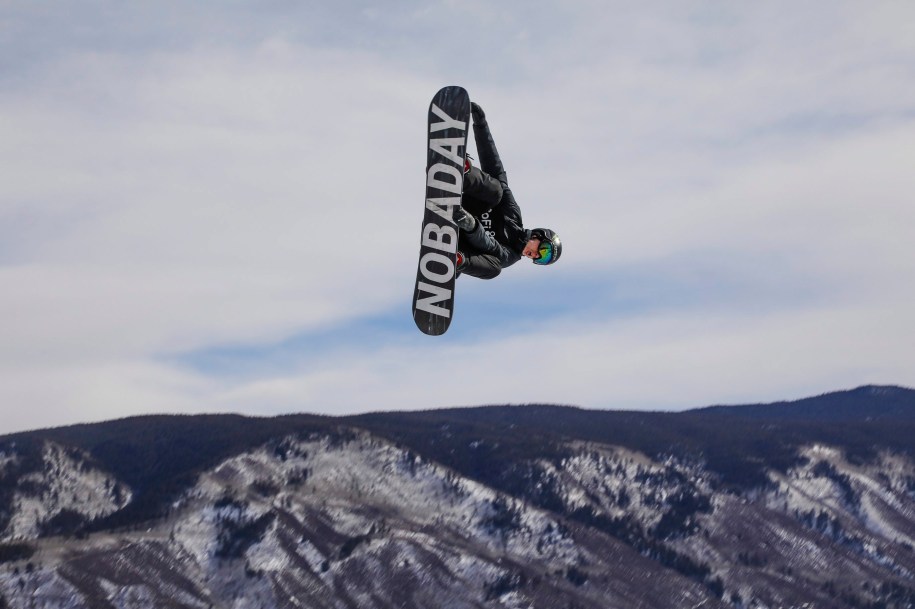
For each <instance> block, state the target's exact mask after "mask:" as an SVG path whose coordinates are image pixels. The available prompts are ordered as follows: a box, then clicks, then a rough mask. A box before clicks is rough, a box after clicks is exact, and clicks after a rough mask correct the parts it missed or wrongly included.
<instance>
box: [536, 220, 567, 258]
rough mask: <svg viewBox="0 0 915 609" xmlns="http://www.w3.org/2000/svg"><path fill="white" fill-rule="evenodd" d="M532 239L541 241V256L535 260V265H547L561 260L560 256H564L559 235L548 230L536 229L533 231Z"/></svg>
mask: <svg viewBox="0 0 915 609" xmlns="http://www.w3.org/2000/svg"><path fill="white" fill-rule="evenodd" d="M531 239H539V240H540V248H539V254H540V256H539V257H537V258H534V264H541V265H547V264H553V263H554V262H556V261H557V260H559V256H561V255H562V241H560V240H559V235H557V234H556V233H554V232H553V231H551V230H550V229H548V228H535V229H534V230H532V231H531Z"/></svg>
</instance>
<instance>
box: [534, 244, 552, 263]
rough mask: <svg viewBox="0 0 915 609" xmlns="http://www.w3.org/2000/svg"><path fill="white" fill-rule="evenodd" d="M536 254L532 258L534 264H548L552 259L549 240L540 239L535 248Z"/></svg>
mask: <svg viewBox="0 0 915 609" xmlns="http://www.w3.org/2000/svg"><path fill="white" fill-rule="evenodd" d="M537 254H538V256H537V257H536V258H534V264H549V263H551V262H552V261H553V244H552V243H550V242H549V241H541V242H540V247H539V248H538V249H537Z"/></svg>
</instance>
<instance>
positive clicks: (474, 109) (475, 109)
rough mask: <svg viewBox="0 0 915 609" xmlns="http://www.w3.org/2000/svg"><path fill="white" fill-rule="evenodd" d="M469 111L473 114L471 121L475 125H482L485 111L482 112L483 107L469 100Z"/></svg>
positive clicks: (484, 120) (484, 119)
mask: <svg viewBox="0 0 915 609" xmlns="http://www.w3.org/2000/svg"><path fill="white" fill-rule="evenodd" d="M470 113H471V114H472V115H473V122H474V124H475V125H482V124H483V123H485V122H486V113H485V112H483V108H481V107H480V104H478V103H476V102H470Z"/></svg>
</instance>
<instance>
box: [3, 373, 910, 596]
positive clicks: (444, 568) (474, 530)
mask: <svg viewBox="0 0 915 609" xmlns="http://www.w3.org/2000/svg"><path fill="white" fill-rule="evenodd" d="M899 392H902V396H903V398H904V399H902V402H903V406H901V407H900V406H899V405H898V403H899V401H900V393H899ZM891 393H892V399H893V400H894V406H893V408H894V412H896V413H897V414H896V415H894V416H893V417H891V420H889V421H887V422H886V423H885V425H886V427H885V428H883V427H871V428H867V429H864V431H862V425H863V423H861V422H856V421H854V420H852V421H849V420H848V417H847V413H845V414H843V415H842V421H829V420H827V419H828V414H827V415H824V414H822V412H821V413H820V414H816V415H813V414H811V415H810V416H807V417H806V418H805V417H802V419H803V420H805V421H807V423H808V424H809V427H805V426H804V425H801V424H800V423H796V422H791V423H786V422H785V420H786V419H791V418H792V417H795V416H796V415H797V414H798V412H797V410H798V408H803V407H804V405H803V404H802V405H800V406H799V407H798V408H795V409H794V410H793V411H791V405H784V407H785V408H788V409H789V411H790V417H780V415H779V414H778V412H776V413H774V414H773V413H769V414H766V415H765V416H761V415H760V414H759V412H758V410H759V409H758V408H755V409H751V410H750V411H748V412H749V415H750V416H748V417H746V418H745V419H740V416H739V411H740V408H736V409H734V410H732V409H728V410H727V411H726V412H725V413H723V414H722V413H719V412H717V411H713V412H708V411H701V412H696V413H688V414H686V415H657V414H654V415H640V414H637V413H613V414H610V413H590V412H587V411H580V410H576V409H568V408H556V407H533V406H532V407H517V408H484V409H472V410H461V411H439V412H431V413H415V414H406V413H403V414H390V415H372V416H369V417H355V418H350V419H318V418H314V417H303V418H288V417H287V418H283V419H280V420H274V419H243V418H238V417H234V418H232V419H231V420H226V419H221V418H215V419H214V418H206V419H200V420H198V419H195V418H174V419H173V418H160V419H155V420H153V419H140V420H126V421H121V422H112V423H108V424H101V425H99V426H81V427H79V428H68V429H63V430H48V431H45V432H33V433H31V434H19V435H17V436H12V437H7V438H0V607H10V608H19V607H23V608H25V607H30V608H31V607H35V608H52V607H53V608H65V609H67V608H77V607H80V608H83V607H87V608H88V607H91V608H95V607H99V608H127V607H165V608H170V607H174V608H178V607H181V608H191V607H193V608H211V607H212V608H233V609H242V608H249V607H250V608H255V607H257V608H265V609H270V608H275V607H276V608H279V607H283V608H286V607H290V608H293V607H296V608H299V607H316V608H328V609H329V608H335V609H336V608H349V607H353V608H355V607H359V608H368V609H372V608H376V607H377V608H395V607H397V608H407V609H409V608H420V607H423V608H425V607H454V608H464V607H467V608H470V607H474V608H483V607H506V608H508V607H512V608H514V607H518V608H522V607H523V608H540V607H543V608H553V607H577V608H581V609H585V608H595V609H596V608H613V607H619V608H635V607H641V608H653V607H658V608H660V607H738V608H749V607H759V608H761V607H768V608H772V609H774V608H776V607H783V608H787V607H798V608H800V607H811V608H812V607H823V608H826V607H830V608H831V607H837V608H842V607H868V608H877V607H886V608H889V607H913V606H915V583H913V582H915V547H913V546H915V461H913V458H912V455H913V452H912V447H911V446H908V445H907V444H906V442H907V439H908V442H913V435H911V434H910V433H909V432H911V431H912V425H913V421H915V408H912V409H908V406H906V405H905V403H906V402H905V400H906V399H908V398H909V397H911V396H910V395H909V393H908V390H902V389H898V388H893V391H892V392H891ZM912 393H915V392H912ZM881 395H882V394H881V393H880V392H879V391H870V392H864V394H863V396H862V397H861V404H862V406H861V408H860V409H859V414H860V418H861V420H862V421H864V420H866V419H867V418H868V417H869V416H870V415H869V414H868V412H870V411H871V410H872V409H875V408H876V409H879V408H881V407H883V406H885V403H883V402H882V401H881V399H882V398H881ZM841 397H842V399H843V400H845V399H846V398H847V397H848V395H847V394H845V393H843V394H841ZM884 397H885V396H884ZM843 404H844V402H843ZM913 404H915V400H913ZM820 407H821V404H820V403H818V404H817V408H820ZM884 410H885V408H884ZM823 412H827V413H828V409H827V410H826V411H823ZM843 412H844V411H843ZM900 413H901V414H900ZM735 417H736V418H735ZM824 417H825V418H824ZM853 418H854V417H853ZM871 418H873V417H871ZM740 420H743V421H752V423H746V425H747V427H742V425H744V423H741V422H740ZM201 423H205V426H206V427H207V428H208V429H211V430H219V432H218V433H215V432H214V433H215V436H214V434H211V437H209V438H203V437H200V436H198V430H197V429H196V426H198V425H200V424H201ZM872 423H873V421H871V423H869V424H872ZM786 425H787V428H786V427H784V426H786ZM881 425H883V424H881ZM773 427H774V428H776V429H782V430H783V431H782V432H780V433H777V434H775V435H772V428H773ZM138 429H143V430H145V432H146V433H147V434H152V435H143V434H141V433H139V432H138V431H137V430H138ZM785 429H789V430H791V431H790V433H789V432H787V431H784V430H785ZM150 430H155V432H154V433H153V432H152V431H150ZM188 430H191V431H188ZM735 431H739V432H740V433H741V434H743V435H742V436H741V438H742V439H741V438H736V439H735V438H733V437H732V436H733V434H734V433H735ZM182 434H188V435H187V436H184V435H182ZM862 434H863V435H862ZM194 437H198V438H199V439H198V441H197V450H196V451H188V452H184V449H183V448H182V447H183V446H185V444H184V443H185V440H188V441H190V439H191V438H194ZM659 438H662V439H661V440H659ZM881 438H883V439H881ZM776 439H777V440H778V441H776ZM826 440H828V441H826ZM191 445H193V442H191ZM149 446H156V447H171V450H170V451H148V450H144V447H146V448H148V447H149ZM723 447H728V448H727V450H725V448H723ZM727 455H730V461H728V459H727V458H726V457H727ZM786 455H790V458H787V457H786ZM128 461H129V462H128ZM735 463H737V464H739V467H736V466H735V467H731V466H732V465H733V464H735ZM751 468H752V469H751ZM735 472H744V473H747V472H750V474H748V475H747V476H746V482H745V483H743V484H739V483H735V476H736V474H735ZM141 507H142V509H141Z"/></svg>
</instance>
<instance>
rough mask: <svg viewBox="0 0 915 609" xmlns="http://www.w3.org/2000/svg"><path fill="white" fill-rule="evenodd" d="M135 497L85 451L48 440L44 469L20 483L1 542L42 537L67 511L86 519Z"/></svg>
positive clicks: (43, 459)
mask: <svg viewBox="0 0 915 609" xmlns="http://www.w3.org/2000/svg"><path fill="white" fill-rule="evenodd" d="M13 458H14V457H7V462H9V459H13ZM131 496H132V494H131V491H130V489H129V488H128V487H127V486H126V485H124V484H123V483H120V482H118V481H117V480H115V479H114V478H113V477H112V476H111V475H110V474H107V473H105V472H103V471H101V470H99V469H97V468H95V467H93V466H92V465H91V464H90V460H89V457H88V456H87V455H86V454H85V453H83V452H81V451H79V450H76V449H73V448H70V449H68V448H64V447H62V446H60V445H58V444H54V443H52V442H46V443H45V445H44V449H43V452H42V467H41V469H40V470H38V471H35V472H32V473H29V474H26V475H24V476H22V477H21V478H20V479H19V480H18V482H17V484H16V492H15V493H14V496H13V501H12V517H11V519H10V522H9V524H8V525H7V527H6V529H5V530H4V531H3V533H2V536H0V541H10V540H16V539H30V538H34V537H38V536H39V534H40V533H41V531H42V528H43V526H44V525H46V524H47V523H48V522H49V521H51V519H53V518H54V517H55V516H57V515H59V514H61V512H63V511H65V510H67V511H70V512H73V513H75V514H79V515H80V516H82V517H83V518H84V519H86V520H91V519H93V518H98V517H101V516H107V515H108V514H111V513H113V512H115V511H117V510H119V509H121V508H122V507H124V506H125V505H127V504H128V503H129V502H130V499H131Z"/></svg>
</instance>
